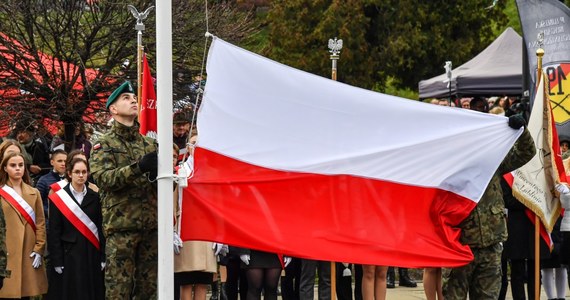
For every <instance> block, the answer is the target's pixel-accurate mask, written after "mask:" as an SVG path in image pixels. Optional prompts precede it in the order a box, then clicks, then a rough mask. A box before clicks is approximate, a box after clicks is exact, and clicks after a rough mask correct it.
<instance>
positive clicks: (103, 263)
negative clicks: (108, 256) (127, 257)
mask: <svg viewBox="0 0 570 300" xmlns="http://www.w3.org/2000/svg"><path fill="white" fill-rule="evenodd" d="M105 266H107V263H106V262H104V261H103V262H101V271H103V270H104V269H105Z"/></svg>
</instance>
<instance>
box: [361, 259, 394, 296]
mask: <svg viewBox="0 0 570 300" xmlns="http://www.w3.org/2000/svg"><path fill="white" fill-rule="evenodd" d="M362 270H363V275H362V299H363V300H382V299H386V273H387V272H388V267H384V266H373V265H363V266H362Z"/></svg>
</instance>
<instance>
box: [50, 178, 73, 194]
mask: <svg viewBox="0 0 570 300" xmlns="http://www.w3.org/2000/svg"><path fill="white" fill-rule="evenodd" d="M68 183H69V182H68V181H67V180H65V179H62V180H60V181H58V182H55V183H52V184H51V185H50V186H49V188H50V189H51V190H52V191H53V192H54V193H55V192H57V191H59V190H61V189H62V188H63V187H64V186H66V185H67V184H68Z"/></svg>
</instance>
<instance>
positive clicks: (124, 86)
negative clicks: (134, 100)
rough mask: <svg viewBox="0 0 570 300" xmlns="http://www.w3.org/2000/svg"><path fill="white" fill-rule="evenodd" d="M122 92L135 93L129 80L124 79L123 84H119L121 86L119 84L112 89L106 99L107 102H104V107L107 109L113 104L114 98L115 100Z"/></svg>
mask: <svg viewBox="0 0 570 300" xmlns="http://www.w3.org/2000/svg"><path fill="white" fill-rule="evenodd" d="M123 93H132V94H134V93H135V89H134V88H133V85H132V84H131V83H130V82H129V81H125V82H124V83H123V84H121V86H119V87H118V88H117V89H116V90H115V91H113V93H112V94H111V96H109V98H108V99H107V104H105V108H106V109H109V106H110V105H111V104H113V102H115V100H117V98H118V97H119V96H120V95H121V94H123Z"/></svg>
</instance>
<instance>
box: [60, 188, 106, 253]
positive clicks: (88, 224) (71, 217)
mask: <svg viewBox="0 0 570 300" xmlns="http://www.w3.org/2000/svg"><path fill="white" fill-rule="evenodd" d="M49 198H50V200H51V202H52V203H53V204H55V206H57V208H58V209H59V211H61V213H62V214H63V215H64V216H65V218H67V220H68V221H69V222H70V223H71V224H72V225H73V226H74V227H75V228H76V229H77V230H78V231H79V232H81V234H83V236H85V238H87V240H89V241H90V242H91V243H92V244H93V245H94V246H95V248H97V250H101V249H100V244H99V230H97V225H95V223H93V221H91V219H90V218H89V216H87V214H85V212H84V211H83V209H81V207H79V205H78V204H77V202H75V201H74V200H73V199H72V198H71V196H70V195H69V194H68V193H67V192H66V191H65V190H64V189H60V190H59V191H57V192H55V193H53V194H51V195H49Z"/></svg>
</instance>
